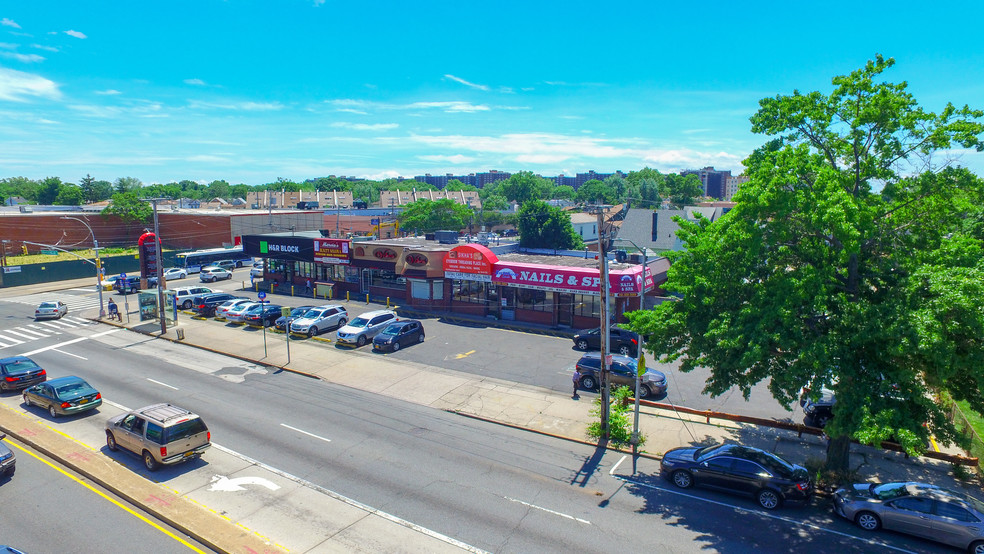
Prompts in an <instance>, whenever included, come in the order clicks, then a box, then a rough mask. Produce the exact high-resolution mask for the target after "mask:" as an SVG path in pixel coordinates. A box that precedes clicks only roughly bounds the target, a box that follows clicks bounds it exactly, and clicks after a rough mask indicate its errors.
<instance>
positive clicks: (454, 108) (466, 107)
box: [407, 101, 491, 113]
mask: <svg viewBox="0 0 984 554" xmlns="http://www.w3.org/2000/svg"><path fill="white" fill-rule="evenodd" d="M407 107H408V108H411V109H414V108H424V109H430V108H436V109H439V110H443V111H444V112H446V113H462V112H463V113H474V112H487V111H489V110H490V109H491V108H489V107H488V106H486V105H484V104H478V105H476V104H472V103H471V102H460V101H453V102H414V103H413V104H409V105H408V106H407Z"/></svg>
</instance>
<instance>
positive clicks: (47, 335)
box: [14, 327, 51, 339]
mask: <svg viewBox="0 0 984 554" xmlns="http://www.w3.org/2000/svg"><path fill="white" fill-rule="evenodd" d="M14 329H17V330H18V331H23V332H25V333H29V334H32V335H37V337H35V338H39V337H40V338H42V339H46V338H48V337H50V336H51V335H50V334H49V333H51V331H47V332H46V333H40V332H38V331H32V330H31V329H25V328H23V327H14Z"/></svg>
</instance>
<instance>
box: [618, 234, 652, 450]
mask: <svg viewBox="0 0 984 554" xmlns="http://www.w3.org/2000/svg"><path fill="white" fill-rule="evenodd" d="M615 240H618V241H623V242H627V243H629V244H631V245H632V246H634V247H635V248H636V250H641V251H642V291H640V293H639V307H640V308H641V309H643V310H644V309H646V273H648V272H649V260H648V258H647V257H646V249H645V248H639V245H638V244H636V243H634V242H632V241H631V240H629V239H615ZM645 363H646V362H645V360H644V359H643V357H642V336H641V335H640V336H639V344H638V345H636V364H637V366H638V367H639V369H640V374H639V375H637V376H636V379H635V416H634V418H633V421H632V439H631V442H632V455H633V456H635V455H637V454H638V453H639V381H641V380H642V372H644V371H645V368H646V366H645Z"/></svg>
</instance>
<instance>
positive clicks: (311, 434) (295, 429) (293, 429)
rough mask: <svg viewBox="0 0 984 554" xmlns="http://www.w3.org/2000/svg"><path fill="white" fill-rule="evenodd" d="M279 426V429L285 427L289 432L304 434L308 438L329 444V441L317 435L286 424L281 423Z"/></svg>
mask: <svg viewBox="0 0 984 554" xmlns="http://www.w3.org/2000/svg"><path fill="white" fill-rule="evenodd" d="M280 426H281V427H286V428H288V429H290V430H291V431H297V432H298V433H304V434H305V435H307V436H309V437H314V438H316V439H321V440H323V441H325V442H331V439H326V438H324V437H319V436H318V435H315V434H314V433H308V432H307V431H304V430H303V429H298V428H297V427H291V426H290V425H287V424H286V423H281V424H280Z"/></svg>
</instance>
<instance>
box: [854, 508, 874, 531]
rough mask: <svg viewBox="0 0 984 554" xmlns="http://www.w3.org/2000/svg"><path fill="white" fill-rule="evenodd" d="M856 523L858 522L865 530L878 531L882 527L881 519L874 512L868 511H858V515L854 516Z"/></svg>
mask: <svg viewBox="0 0 984 554" xmlns="http://www.w3.org/2000/svg"><path fill="white" fill-rule="evenodd" d="M854 523H857V524H858V527H860V528H862V529H864V530H865V531H877V530H878V529H879V528H881V519H879V518H878V516H877V515H875V514H874V513H872V512H867V511H866V512H858V515H856V516H854Z"/></svg>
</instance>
